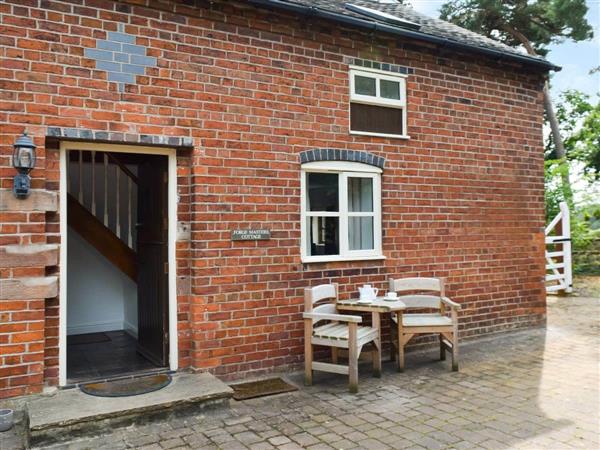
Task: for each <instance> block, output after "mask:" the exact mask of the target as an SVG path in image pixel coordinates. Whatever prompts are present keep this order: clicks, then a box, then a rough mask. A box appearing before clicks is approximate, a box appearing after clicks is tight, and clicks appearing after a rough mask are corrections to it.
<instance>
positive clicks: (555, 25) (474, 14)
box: [440, 0, 593, 55]
mask: <svg viewBox="0 0 600 450" xmlns="http://www.w3.org/2000/svg"><path fill="white" fill-rule="evenodd" d="M587 10H588V8H587V6H586V4H585V0H449V1H448V2H446V3H444V5H442V8H441V11H440V17H441V18H442V19H444V20H447V21H449V22H452V23H455V24H456V25H459V26H461V27H463V28H467V29H469V30H471V31H475V32H476V33H480V34H483V35H485V36H488V37H491V38H494V39H496V40H499V41H501V42H503V43H505V44H507V45H509V46H511V47H518V46H519V45H522V44H523V43H524V40H523V38H525V39H526V40H527V41H529V42H530V43H531V45H532V47H533V49H534V50H535V52H536V53H537V54H540V55H545V54H546V53H547V52H548V50H547V48H546V47H547V46H548V45H549V44H555V43H559V42H562V41H563V40H565V39H572V40H574V41H582V40H586V39H590V38H591V37H592V36H593V31H592V27H591V26H590V24H589V23H588V22H587V20H586V18H585V15H586V13H587Z"/></svg>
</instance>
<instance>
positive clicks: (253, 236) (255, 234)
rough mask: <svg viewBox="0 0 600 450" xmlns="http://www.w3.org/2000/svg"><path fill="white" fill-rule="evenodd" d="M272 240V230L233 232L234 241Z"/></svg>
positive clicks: (232, 238)
mask: <svg viewBox="0 0 600 450" xmlns="http://www.w3.org/2000/svg"><path fill="white" fill-rule="evenodd" d="M268 239H271V230H231V240H232V241H266V240H268Z"/></svg>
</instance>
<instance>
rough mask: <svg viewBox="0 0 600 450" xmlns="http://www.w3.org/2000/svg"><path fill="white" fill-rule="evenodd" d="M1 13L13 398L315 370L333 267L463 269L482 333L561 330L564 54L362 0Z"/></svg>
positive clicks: (4, 330)
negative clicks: (311, 321) (316, 298)
mask: <svg viewBox="0 0 600 450" xmlns="http://www.w3.org/2000/svg"><path fill="white" fill-rule="evenodd" d="M0 23H1V25H2V26H1V29H0V88H1V92H0V96H1V101H0V105H1V108H0V123H1V127H0V148H1V153H0V188H1V191H0V217H1V225H0V230H1V232H0V261H1V262H0V278H1V280H0V282H1V284H0V349H1V351H0V397H10V396H16V395H22V394H26V393H32V392H38V391H40V390H41V389H42V387H43V386H44V385H51V386H54V385H67V384H71V383H74V382H76V381H78V380H82V379H92V378H98V377H102V378H106V377H110V376H112V375H117V374H120V373H123V372H125V371H130V370H156V369H157V368H170V369H173V370H183V369H192V370H209V371H211V372H213V373H215V374H216V375H218V376H220V377H224V378H235V377H242V376H246V375H259V374H261V373H265V372H268V371H276V370H289V369H290V368H293V367H298V366H299V364H300V363H301V362H302V359H303V338H302V322H301V311H302V309H303V298H302V289H303V288H304V287H305V286H308V285H314V284H317V283H320V282H329V281H335V282H338V283H340V286H341V295H342V296H343V297H348V296H350V295H352V294H353V293H354V292H356V290H357V286H359V285H362V284H363V283H365V282H370V283H372V284H374V285H375V286H377V287H379V288H380V289H385V286H386V284H385V282H386V280H387V278H388V277H389V276H391V275H395V276H414V275H421V276H439V277H444V278H446V280H447V291H448V293H449V295H450V296H451V297H452V298H453V299H454V300H456V301H458V302H460V303H461V304H462V305H463V310H462V312H461V336H463V337H468V336H472V335H477V334H482V333H494V332H498V331H502V330H506V329H514V328H519V327H530V326H535V325H539V324H541V323H543V321H544V318H545V293H544V281H543V280H544V273H545V271H544V259H543V246H544V233H543V225H544V213H543V151H542V120H543V105H542V86H543V81H544V79H545V78H546V76H547V73H548V71H549V70H555V69H557V68H556V67H554V66H553V65H551V64H550V63H548V62H546V61H545V60H543V59H538V58H532V57H529V56H525V55H523V54H521V53H519V52H518V51H516V50H514V49H511V48H509V47H506V46H504V45H502V44H499V43H497V42H494V41H491V40H489V39H485V38H483V37H481V36H478V35H475V34H473V33H470V32H468V31H465V30H462V29H460V28H458V27H455V26H452V25H450V24H447V23H444V22H442V21H439V20H434V19H430V18H427V17H425V16H422V15H420V14H418V13H417V12H415V11H413V10H411V9H410V8H407V7H403V6H400V5H383V4H382V5H379V4H374V3H373V2H369V1H364V0H357V1H355V2H352V5H346V4H345V2H342V1H339V0H318V1H310V0H294V1H292V0H248V1H220V0H215V1H208V0H207V1H204V0H197V1H171V0H159V1H149V0H141V1H140V0H135V1H134V0H131V1H120V2H117V1H111V0H81V1H78V2H72V1H60V0H52V1H47V0H19V1H11V0H8V1H5V2H2V3H1V4H0ZM25 130H27V132H28V134H29V136H30V137H32V138H33V141H34V143H35V145H36V146H37V150H36V151H37V162H36V166H35V168H34V169H33V171H32V172H31V177H32V181H31V184H32V190H31V193H30V195H29V197H28V198H26V199H17V198H15V197H14V196H13V194H12V192H11V191H12V186H13V176H14V175H15V170H14V168H13V167H12V152H13V144H14V142H15V141H16V139H17V138H18V137H19V136H20V135H21V134H22V133H23V132H24V131H25ZM240 230H242V231H240ZM243 230H252V231H250V232H249V231H243ZM111 346H112V347H111ZM136 349H137V350H138V351H136ZM119 352H121V353H119ZM128 352H129V353H128ZM107 355H108V359H112V365H111V364H109V366H110V367H102V364H103V362H102V361H106V360H107ZM140 355H144V356H143V357H142V356H140ZM96 356H97V357H98V358H99V359H98V360H94V361H92V359H93V358H94V357H96ZM119 357H122V358H123V360H119ZM90 368H91V369H90Z"/></svg>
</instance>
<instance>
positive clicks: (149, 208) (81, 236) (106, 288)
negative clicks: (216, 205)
mask: <svg viewBox="0 0 600 450" xmlns="http://www.w3.org/2000/svg"><path fill="white" fill-rule="evenodd" d="M65 158H66V172H67V173H66V175H67V178H66V186H67V194H66V204H67V211H66V213H67V214H66V216H67V224H66V225H67V227H66V238H67V254H66V268H67V273H68V276H67V287H66V297H67V303H68V307H67V308H66V312H67V314H66V316H67V317H66V378H67V379H68V382H69V383H78V382H82V381H89V380H98V379H108V378H113V377H117V376H122V375H127V374H132V373H138V372H140V371H150V370H158V369H161V368H165V367H168V366H169V274H168V269H169V265H168V260H169V253H168V251H169V249H168V241H169V239H168V237H169V220H168V216H169V214H168V192H169V191H168V157H167V156H165V155H155V154H140V153H125V152H111V151H102V150H78V149H77V150H75V149H72V150H67V151H66V155H65Z"/></svg>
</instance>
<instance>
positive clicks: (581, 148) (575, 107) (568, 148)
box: [545, 90, 600, 181]
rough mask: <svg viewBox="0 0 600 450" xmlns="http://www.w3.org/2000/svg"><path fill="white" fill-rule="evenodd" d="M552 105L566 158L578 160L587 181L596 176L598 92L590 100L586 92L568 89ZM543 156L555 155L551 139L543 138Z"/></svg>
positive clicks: (599, 173) (599, 164)
mask: <svg viewBox="0 0 600 450" xmlns="http://www.w3.org/2000/svg"><path fill="white" fill-rule="evenodd" d="M560 99H561V101H560V102H559V103H558V105H557V107H556V117H557V118H558V121H559V123H560V129H561V135H562V136H563V145H564V146H565V152H566V155H567V159H568V160H569V161H571V162H580V163H581V164H582V165H583V172H584V174H585V175H586V176H587V177H588V179H589V180H590V181H594V180H599V179H600V96H598V101H597V102H596V104H593V103H592V102H591V101H590V96H589V95H586V94H583V93H582V92H579V91H575V90H570V91H566V92H563V93H562V94H561V96H560ZM545 156H546V160H553V159H554V158H555V157H556V152H555V147H554V139H553V137H552V135H550V136H549V138H548V140H547V142H546V154H545Z"/></svg>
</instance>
